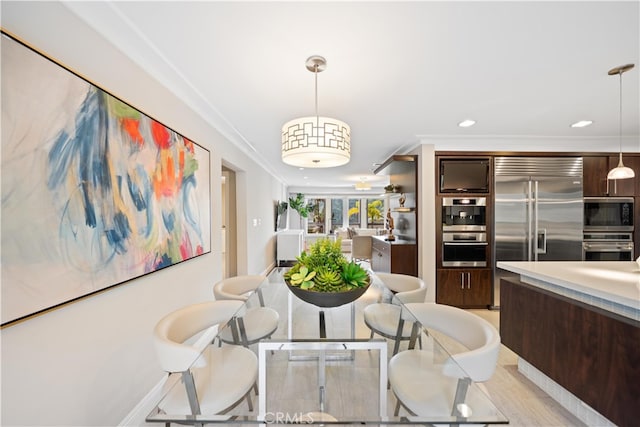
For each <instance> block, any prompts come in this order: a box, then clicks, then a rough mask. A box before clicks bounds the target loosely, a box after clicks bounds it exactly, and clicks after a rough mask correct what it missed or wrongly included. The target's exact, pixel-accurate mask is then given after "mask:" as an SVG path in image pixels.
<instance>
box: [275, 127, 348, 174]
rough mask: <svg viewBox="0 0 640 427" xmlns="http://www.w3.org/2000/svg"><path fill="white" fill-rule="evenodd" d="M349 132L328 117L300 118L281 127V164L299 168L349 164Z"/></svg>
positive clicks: (346, 128)
mask: <svg viewBox="0 0 640 427" xmlns="http://www.w3.org/2000/svg"><path fill="white" fill-rule="evenodd" d="M350 158H351V128H350V127H349V125H348V124H346V123H345V122H343V121H341V120H337V119H332V118H330V117H317V116H309V117H300V118H297V119H293V120H291V121H288V122H287V123H285V124H284V126H282V161H283V162H285V163H286V164H288V165H292V166H298V167H303V168H329V167H335V166H342V165H344V164H347V163H349V159H350Z"/></svg>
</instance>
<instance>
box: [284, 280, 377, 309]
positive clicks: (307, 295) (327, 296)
mask: <svg viewBox="0 0 640 427" xmlns="http://www.w3.org/2000/svg"><path fill="white" fill-rule="evenodd" d="M286 283H287V286H288V287H289V290H290V291H291V292H292V293H293V294H294V295H295V296H297V297H298V298H300V299H301V300H302V301H304V302H308V303H309V304H313V305H315V306H318V307H325V308H328V307H339V306H341V305H345V304H349V303H350V302H353V301H355V300H357V299H358V298H360V297H361V296H362V295H363V294H364V293H365V292H366V291H367V289H369V286H370V285H371V278H369V283H367V286H364V287H362V288H356V289H351V290H350V291H344V292H316V291H313V290H307V289H300V288H299V287H298V286H292V285H290V284H289V282H286Z"/></svg>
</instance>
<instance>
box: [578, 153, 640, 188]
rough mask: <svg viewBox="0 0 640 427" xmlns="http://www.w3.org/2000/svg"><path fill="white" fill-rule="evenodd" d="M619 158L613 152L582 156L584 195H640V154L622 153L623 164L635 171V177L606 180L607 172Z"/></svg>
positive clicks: (614, 165) (615, 164) (616, 163)
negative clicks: (610, 153) (611, 153)
mask: <svg viewBox="0 0 640 427" xmlns="http://www.w3.org/2000/svg"><path fill="white" fill-rule="evenodd" d="M619 159H620V157H619V155H615V154H614V155H601V156H600V155H598V156H584V158H583V173H582V176H583V179H582V181H583V183H582V185H583V188H582V192H583V194H584V196H585V197H601V196H640V155H636V154H623V155H622V161H623V162H624V165H625V166H628V167H630V168H631V169H633V170H634V171H635V173H636V176H635V178H632V179H618V180H611V181H608V182H607V174H608V173H609V171H610V170H611V169H612V168H614V167H616V166H617V165H618V161H619Z"/></svg>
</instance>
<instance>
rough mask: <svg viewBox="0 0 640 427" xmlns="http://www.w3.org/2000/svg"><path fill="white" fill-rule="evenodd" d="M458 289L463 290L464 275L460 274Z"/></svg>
mask: <svg viewBox="0 0 640 427" xmlns="http://www.w3.org/2000/svg"><path fill="white" fill-rule="evenodd" d="M460 289H464V273H460Z"/></svg>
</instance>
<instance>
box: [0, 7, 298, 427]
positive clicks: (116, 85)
mask: <svg viewBox="0 0 640 427" xmlns="http://www.w3.org/2000/svg"><path fill="white" fill-rule="evenodd" d="M1 18H2V28H3V30H6V31H8V32H9V33H11V34H13V35H14V36H16V37H17V38H19V39H21V40H23V41H24V42H26V43H27V44H29V45H31V46H33V47H34V48H36V49H38V50H40V51H42V52H44V53H46V54H48V55H49V56H50V57H52V58H55V59H56V60H58V61H59V62H61V63H63V64H65V65H66V66H68V67H69V68H71V69H72V70H73V71H75V72H76V73H78V74H80V75H82V76H84V77H85V78H87V79H88V80H90V81H92V82H93V83H95V84H97V85H99V86H100V87H102V88H103V89H105V90H107V91H109V92H111V93H112V94H114V95H116V96H118V97H119V98H121V99H123V100H124V101H126V102H128V103H129V104H131V105H133V106H135V107H136V108H138V109H140V110H141V111H143V112H145V113H146V114H147V115H149V116H151V117H154V118H156V119H158V120H159V121H161V122H162V123H164V124H165V125H167V126H169V127H171V128H172V129H174V130H176V131H177V132H180V133H181V134H183V135H185V136H186V137H187V138H189V139H192V140H193V141H196V142H197V143H199V144H200V145H203V146H204V147H206V148H207V149H209V150H210V151H211V165H210V166H211V178H212V181H211V189H212V206H211V210H212V223H211V229H212V230H213V241H212V252H211V253H209V254H206V255H203V256H200V257H198V258H196V259H193V260H189V261H186V262H184V263H181V264H179V265H176V266H172V267H169V268H166V269H164V270H161V271H159V272H156V273H152V274H149V275H147V276H145V277H142V278H139V279H136V280H133V281H131V282H129V283H126V284H123V285H121V286H118V287H116V288H113V289H110V290H107V291H105V292H102V293H100V294H97V295H94V296H91V297H88V298H85V299H83V300H80V301H77V302H74V303H72V304H68V305H66V306H63V307H61V308H58V309H56V310H53V311H50V312H48V313H44V314H42V315H40V316H38V317H35V318H31V319H27V320H25V321H23V322H21V323H18V324H14V325H10V326H8V327H5V328H3V329H2V331H1V340H2V353H1V355H2V361H1V363H2V371H1V375H2V377H1V382H2V389H1V392H2V393H1V394H2V418H1V420H0V424H2V425H12V426H13V425H29V426H35V425H64V426H71V425H76V426H79V425H83V426H89V425H117V424H118V423H119V422H120V421H121V420H123V419H124V418H125V417H126V416H127V414H129V412H130V411H131V410H132V409H133V407H134V405H136V404H137V403H138V402H139V401H140V400H141V399H143V398H144V396H145V395H146V394H147V393H148V392H149V391H150V390H151V389H152V388H153V387H154V386H155V385H156V384H157V383H158V382H159V381H160V380H161V378H162V377H163V373H162V371H161V369H160V367H159V365H158V363H157V362H156V358H155V353H154V351H153V347H152V342H151V331H152V329H153V327H154V325H155V323H156V322H157V321H158V320H159V319H160V318H161V317H162V316H163V315H165V314H166V313H168V312H170V311H172V310H174V309H176V308H178V307H180V306H183V305H185V304H189V303H193V302H198V301H202V300H206V299H210V298H212V292H211V287H212V285H213V283H214V282H215V281H216V280H218V279H220V278H221V271H222V269H221V239H220V234H219V233H218V232H217V230H220V227H221V211H220V206H221V203H220V198H221V181H220V175H221V174H220V171H221V165H222V161H223V159H224V161H225V163H227V162H228V163H229V164H233V165H234V167H236V168H237V171H239V173H238V175H239V177H241V179H239V180H238V181H240V182H241V186H243V189H240V190H239V192H238V211H239V212H238V218H240V219H241V220H242V223H240V222H239V223H238V229H239V242H238V249H239V251H238V252H239V256H240V255H241V254H242V257H243V260H242V269H243V272H246V273H250V274H256V273H262V272H264V271H266V270H267V269H269V268H270V267H271V266H272V265H273V263H274V260H275V251H274V238H273V236H274V229H273V224H274V218H273V204H274V201H275V200H283V199H284V197H285V195H286V188H284V186H283V185H282V184H281V183H280V182H279V181H278V180H277V179H275V178H273V177H272V176H271V175H270V174H268V173H267V172H265V171H264V169H262V168H261V167H260V165H258V164H257V163H256V162H254V161H253V160H251V159H250V158H249V157H248V156H247V155H246V154H244V152H243V151H242V150H240V149H238V148H237V147H235V146H234V145H233V144H231V143H230V142H229V141H228V140H226V139H225V138H223V137H222V136H221V135H220V134H219V133H218V132H217V131H216V130H215V129H214V128H213V127H212V126H211V125H210V124H209V123H208V122H207V121H206V120H205V119H203V118H202V117H200V116H199V115H197V114H196V113H194V111H192V110H190V109H189V108H188V107H187V106H186V105H185V104H184V103H182V102H181V100H180V99H178V98H177V97H176V96H174V95H173V94H172V93H171V92H169V91H168V90H167V89H166V88H164V87H162V86H161V85H160V84H159V83H158V82H157V81H155V80H153V79H152V78H150V76H149V75H148V74H146V73H145V72H144V71H143V70H142V69H140V68H139V67H138V66H136V65H135V64H134V63H133V62H132V61H130V60H129V59H128V58H126V57H124V56H123V55H122V53H121V52H120V51H119V50H118V49H116V48H114V47H113V46H111V45H110V44H109V43H107V42H106V41H105V40H104V39H102V38H100V37H99V36H98V35H97V34H96V33H95V32H94V31H93V30H91V29H90V28H89V27H88V26H87V25H85V24H84V23H83V22H82V21H80V20H78V18H77V17H76V16H75V15H74V14H72V13H70V12H69V10H68V9H67V8H65V7H64V6H62V5H61V4H60V3H57V2H55V3H54V2H15V3H14V2H7V1H3V2H2V16H1ZM247 182H251V183H252V186H251V188H249V186H248V185H247ZM258 183H259V184H258ZM241 210H244V211H242V212H241ZM252 219H260V221H259V222H258V223H257V225H256V226H253V222H252ZM239 263H240V262H239Z"/></svg>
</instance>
